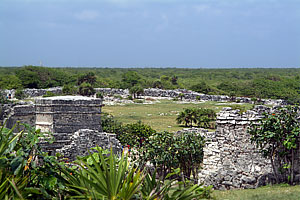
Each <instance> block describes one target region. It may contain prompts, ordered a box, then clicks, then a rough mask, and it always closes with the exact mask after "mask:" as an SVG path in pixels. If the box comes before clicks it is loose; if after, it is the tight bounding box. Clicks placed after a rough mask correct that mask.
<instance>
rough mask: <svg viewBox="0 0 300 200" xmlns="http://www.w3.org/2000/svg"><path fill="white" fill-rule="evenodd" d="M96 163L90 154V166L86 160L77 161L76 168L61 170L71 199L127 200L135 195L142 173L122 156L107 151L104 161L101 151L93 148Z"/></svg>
mask: <svg viewBox="0 0 300 200" xmlns="http://www.w3.org/2000/svg"><path fill="white" fill-rule="evenodd" d="M97 150H98V152H99V153H98V155H97V156H98V157H99V161H97V160H96V159H95V157H94V155H90V157H89V158H90V160H91V161H90V164H89V163H88V162H87V161H86V159H82V158H79V160H78V161H77V164H78V165H79V167H80V168H79V169H77V170H74V171H73V172H72V174H70V171H68V170H64V171H63V173H64V175H65V176H66V177H67V178H68V180H69V182H70V184H68V187H69V188H70V189H69V191H70V192H73V194H72V195H71V197H72V198H74V199H82V198H83V199H109V200H114V199H122V200H127V199H128V200H130V199H132V198H133V196H134V195H135V194H136V193H137V192H138V190H139V187H140V185H141V183H142V180H143V175H142V172H141V171H140V170H138V169H136V168H134V167H133V166H132V165H130V163H129V161H128V157H127V156H124V154H122V156H121V158H120V159H119V158H117V157H116V156H115V155H114V154H113V152H112V151H111V152H110V155H109V156H108V159H105V157H104V156H103V153H102V149H100V148H97Z"/></svg>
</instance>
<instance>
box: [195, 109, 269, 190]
mask: <svg viewBox="0 0 300 200" xmlns="http://www.w3.org/2000/svg"><path fill="white" fill-rule="evenodd" d="M269 111H270V108H267V107H264V106H257V107H256V108H255V109H254V110H251V111H247V112H246V113H243V114H242V115H241V114H240V113H239V110H232V109H231V108H224V109H223V110H222V111H221V112H220V113H218V117H217V121H216V124H217V129H216V131H215V132H206V133H204V134H205V137H206V138H207V139H208V142H207V144H206V147H205V148H204V161H203V170H202V171H201V172H200V174H199V177H200V182H204V183H205V184H206V185H213V186H214V188H215V189H233V188H255V187H258V186H261V185H265V184H267V183H270V182H272V181H273V180H274V179H273V177H272V173H271V172H272V170H271V164H270V162H269V160H267V159H265V158H263V157H262V156H261V154H260V153H259V152H258V150H257V149H256V148H255V145H253V144H251V142H250V135H249V134H248V133H247V128H248V127H249V125H250V123H255V122H256V121H257V120H259V119H261V117H262V116H261V114H262V113H263V112H269Z"/></svg>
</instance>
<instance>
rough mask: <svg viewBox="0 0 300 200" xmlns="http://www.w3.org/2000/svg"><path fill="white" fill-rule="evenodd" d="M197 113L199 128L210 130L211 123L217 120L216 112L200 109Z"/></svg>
mask: <svg viewBox="0 0 300 200" xmlns="http://www.w3.org/2000/svg"><path fill="white" fill-rule="evenodd" d="M195 113H196V117H195V118H196V121H197V125H198V126H199V127H202V128H210V123H211V122H212V121H214V120H216V112H215V111H214V110H212V109H206V108H199V109H197V110H196V111H195Z"/></svg>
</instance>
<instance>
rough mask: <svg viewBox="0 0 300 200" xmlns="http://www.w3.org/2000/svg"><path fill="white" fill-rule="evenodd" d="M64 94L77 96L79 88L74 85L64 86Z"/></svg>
mask: <svg viewBox="0 0 300 200" xmlns="http://www.w3.org/2000/svg"><path fill="white" fill-rule="evenodd" d="M62 93H63V94H65V95H75V94H76V93H77V88H76V87H75V86H74V85H71V84H67V85H64V86H63V88H62Z"/></svg>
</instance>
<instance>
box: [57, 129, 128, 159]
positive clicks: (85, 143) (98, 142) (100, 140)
mask: <svg viewBox="0 0 300 200" xmlns="http://www.w3.org/2000/svg"><path fill="white" fill-rule="evenodd" d="M70 140H71V143H70V144H69V145H65V146H64V147H62V148H61V149H60V150H58V152H60V153H62V154H63V155H64V157H65V158H69V159H70V160H75V159H76V156H78V155H81V156H84V155H88V149H90V148H91V147H96V146H99V147H101V148H103V149H110V148H112V149H113V151H114V152H115V153H120V152H122V145H121V143H120V142H119V140H117V139H116V135H115V134H108V133H103V132H99V131H95V130H89V129H80V130H78V131H76V132H75V133H74V134H72V136H71V137H70ZM91 152H92V150H91Z"/></svg>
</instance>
